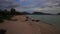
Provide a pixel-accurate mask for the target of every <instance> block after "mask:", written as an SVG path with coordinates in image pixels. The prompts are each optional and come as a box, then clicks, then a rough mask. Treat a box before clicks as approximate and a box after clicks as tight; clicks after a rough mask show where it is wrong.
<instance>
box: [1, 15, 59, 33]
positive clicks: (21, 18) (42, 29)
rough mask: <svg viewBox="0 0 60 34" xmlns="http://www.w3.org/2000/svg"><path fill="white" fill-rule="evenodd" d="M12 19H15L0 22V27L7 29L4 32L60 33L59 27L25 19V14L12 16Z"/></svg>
mask: <svg viewBox="0 0 60 34" xmlns="http://www.w3.org/2000/svg"><path fill="white" fill-rule="evenodd" d="M12 19H17V21H8V20H5V22H4V23H0V29H5V30H7V32H6V34H60V29H59V28H57V27H56V26H54V25H49V24H46V23H43V22H41V21H39V22H35V21H31V19H30V20H29V21H25V19H26V16H25V15H18V16H14V17H12Z"/></svg>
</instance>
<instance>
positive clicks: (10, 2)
mask: <svg viewBox="0 0 60 34" xmlns="http://www.w3.org/2000/svg"><path fill="white" fill-rule="evenodd" d="M18 6H19V3H18V2H15V0H0V9H4V8H15V7H18Z"/></svg>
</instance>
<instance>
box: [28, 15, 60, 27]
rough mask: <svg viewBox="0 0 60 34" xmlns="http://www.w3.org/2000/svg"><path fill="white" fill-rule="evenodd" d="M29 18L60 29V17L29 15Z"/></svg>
mask: <svg viewBox="0 0 60 34" xmlns="http://www.w3.org/2000/svg"><path fill="white" fill-rule="evenodd" d="M27 16H29V17H31V18H33V19H38V20H41V21H43V22H46V23H49V24H54V25H55V26H57V27H60V15H27Z"/></svg>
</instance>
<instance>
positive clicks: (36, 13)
mask: <svg viewBox="0 0 60 34" xmlns="http://www.w3.org/2000/svg"><path fill="white" fill-rule="evenodd" d="M32 14H35V15H52V14H49V13H43V12H33V13H32Z"/></svg>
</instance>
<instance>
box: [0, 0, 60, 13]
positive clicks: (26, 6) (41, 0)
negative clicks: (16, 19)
mask: <svg viewBox="0 0 60 34" xmlns="http://www.w3.org/2000/svg"><path fill="white" fill-rule="evenodd" d="M10 8H15V9H16V10H17V11H22V12H23V11H26V12H30V13H32V12H34V11H37V12H45V13H52V14H56V13H59V12H60V0H0V9H10Z"/></svg>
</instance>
